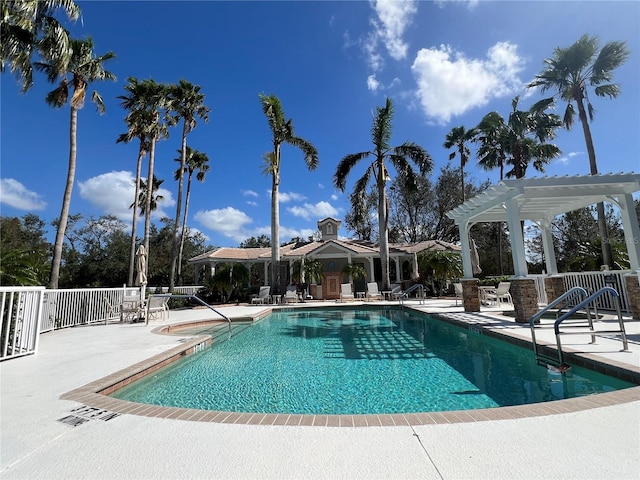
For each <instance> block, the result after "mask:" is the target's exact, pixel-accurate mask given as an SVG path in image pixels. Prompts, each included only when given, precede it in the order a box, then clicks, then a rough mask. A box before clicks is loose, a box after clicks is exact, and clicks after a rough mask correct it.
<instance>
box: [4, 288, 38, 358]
mask: <svg viewBox="0 0 640 480" xmlns="http://www.w3.org/2000/svg"><path fill="white" fill-rule="evenodd" d="M44 291H45V290H44V287H0V298H1V299H2V311H1V312H0V325H1V328H2V330H1V331H0V344H1V346H2V348H1V351H0V360H7V359H9V358H15V357H19V356H22V355H28V354H31V353H35V352H36V351H37V349H38V334H39V326H40V318H41V311H42V299H43V294H44Z"/></svg>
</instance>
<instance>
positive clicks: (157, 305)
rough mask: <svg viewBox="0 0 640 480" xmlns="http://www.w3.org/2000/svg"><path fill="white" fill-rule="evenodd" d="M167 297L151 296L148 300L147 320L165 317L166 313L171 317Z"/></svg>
mask: <svg viewBox="0 0 640 480" xmlns="http://www.w3.org/2000/svg"><path fill="white" fill-rule="evenodd" d="M167 300H168V298H167V297H164V296H163V297H155V296H153V295H152V296H150V297H149V299H148V300H147V309H146V312H147V322H148V321H149V320H154V319H157V318H158V317H160V320H164V319H165V315H166V317H167V318H169V305H168V304H167Z"/></svg>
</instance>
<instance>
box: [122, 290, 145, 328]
mask: <svg viewBox="0 0 640 480" xmlns="http://www.w3.org/2000/svg"><path fill="white" fill-rule="evenodd" d="M142 307H143V305H142V303H141V302H140V297H138V296H129V297H124V298H123V300H122V303H121V304H120V321H121V322H137V321H138V320H139V319H140V318H141V317H142V312H143V308H142Z"/></svg>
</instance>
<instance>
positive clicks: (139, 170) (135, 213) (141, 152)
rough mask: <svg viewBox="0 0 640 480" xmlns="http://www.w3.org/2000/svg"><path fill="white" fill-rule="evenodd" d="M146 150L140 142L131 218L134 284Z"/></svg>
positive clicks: (130, 271)
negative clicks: (137, 229) (143, 165)
mask: <svg viewBox="0 0 640 480" xmlns="http://www.w3.org/2000/svg"><path fill="white" fill-rule="evenodd" d="M145 155H146V152H145V151H144V149H143V148H142V142H140V150H138V163H137V164H136V194H135V197H134V201H133V219H132V220H131V248H130V249H129V283H128V285H133V274H134V265H135V261H136V260H135V259H136V224H137V223H138V208H139V207H138V198H139V197H140V174H141V173H142V159H143V158H144V156H145Z"/></svg>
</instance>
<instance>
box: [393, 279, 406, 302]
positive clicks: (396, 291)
mask: <svg viewBox="0 0 640 480" xmlns="http://www.w3.org/2000/svg"><path fill="white" fill-rule="evenodd" d="M403 295H404V292H403V291H402V286H401V285H397V284H395V283H394V284H392V285H391V293H390V297H391V298H393V299H394V300H397V299H398V298H400V297H401V296H403Z"/></svg>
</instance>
